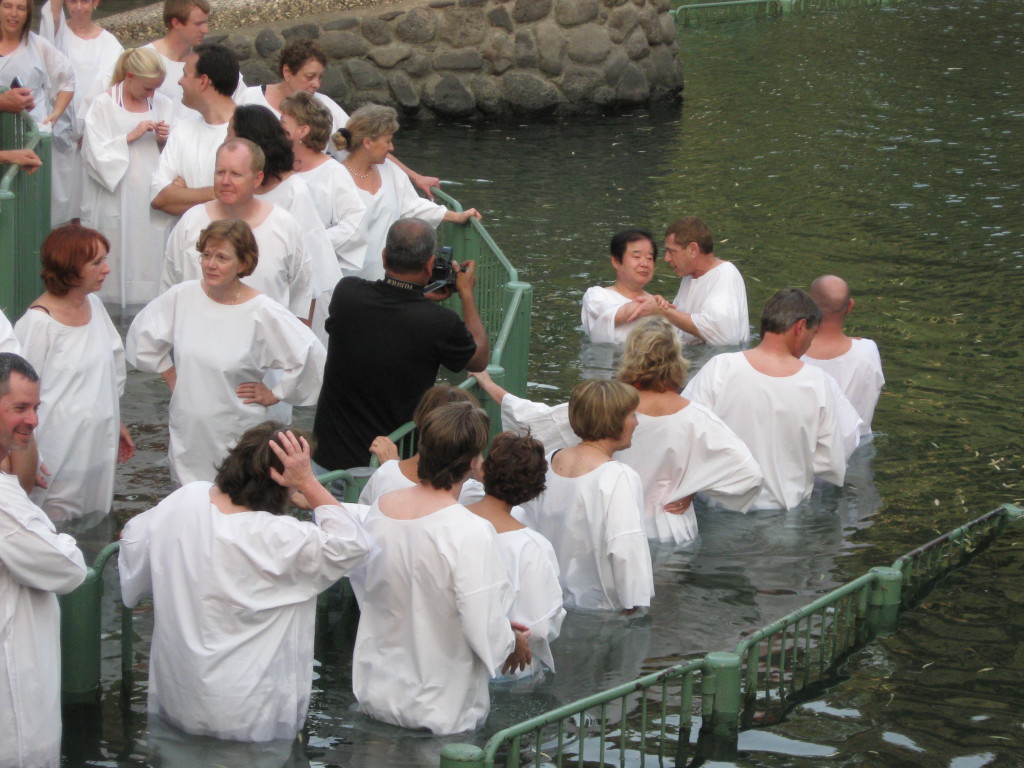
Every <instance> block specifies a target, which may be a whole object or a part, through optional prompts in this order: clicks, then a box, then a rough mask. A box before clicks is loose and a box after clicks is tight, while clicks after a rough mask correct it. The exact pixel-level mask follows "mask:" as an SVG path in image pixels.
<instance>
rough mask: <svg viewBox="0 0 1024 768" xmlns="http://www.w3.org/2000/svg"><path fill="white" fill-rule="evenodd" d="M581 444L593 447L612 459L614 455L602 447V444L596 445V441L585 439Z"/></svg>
mask: <svg viewBox="0 0 1024 768" xmlns="http://www.w3.org/2000/svg"><path fill="white" fill-rule="evenodd" d="M580 445H585V446H587V447H588V448H593V449H594V450H596V451H600V452H601V453H603V454H604V455H605V456H607V457H608V458H609V459H611V457H612V455H611V454H610V453H609V452H608V451H606V450H605V449H604V448H602V447H601V446H600V445H595V444H594V443H588V442H587V441H586V440H584V441H583V442H582V443H580Z"/></svg>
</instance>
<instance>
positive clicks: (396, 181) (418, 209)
mask: <svg viewBox="0 0 1024 768" xmlns="http://www.w3.org/2000/svg"><path fill="white" fill-rule="evenodd" d="M377 170H378V171H379V172H380V181H381V184H380V189H378V190H377V192H376V193H375V194H370V193H369V192H367V191H365V190H362V189H360V190H359V197H360V199H361V200H362V201H363V205H364V206H365V207H366V215H365V216H364V217H363V222H362V232H361V233H360V236H361V238H362V240H363V241H364V242H365V243H366V248H365V252H366V258H365V259H364V261H363V266H362V267H360V268H359V269H356V270H348V269H345V270H343V271H344V272H345V275H346V276H348V275H355V276H356V277H361V278H363V279H364V280H370V281H373V280H380V279H381V278H383V277H384V259H383V257H382V256H381V254H382V253H383V252H384V241H385V240H386V239H387V234H388V230H389V229H390V228H391V225H392V224H394V223H395V222H396V221H398V220H399V219H404V218H408V217H410V216H415V217H417V218H420V219H423V220H424V221H426V222H427V223H429V224H430V226H432V227H434V228H435V229H436V228H437V227H438V225H440V223H441V222H442V221H443V220H444V215H445V213H446V212H447V210H448V209H447V208H445V207H444V206H443V205H438V204H437V203H434V202H431V201H430V200H427V199H426V198H425V197H420V196H419V195H417V194H416V188H415V187H414V186H413V185H412V182H411V181H409V177H408V176H406V175H405V173H403V171H402V169H401V168H399V167H398V166H397V165H395V164H394V163H392V162H391V161H390V160H385V161H384V162H383V163H381V164H379V165H378V166H377Z"/></svg>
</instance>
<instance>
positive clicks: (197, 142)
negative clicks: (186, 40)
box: [149, 45, 238, 226]
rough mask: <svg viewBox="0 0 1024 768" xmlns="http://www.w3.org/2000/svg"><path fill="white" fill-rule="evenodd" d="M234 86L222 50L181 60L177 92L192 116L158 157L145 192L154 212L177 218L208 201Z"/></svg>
mask: <svg viewBox="0 0 1024 768" xmlns="http://www.w3.org/2000/svg"><path fill="white" fill-rule="evenodd" d="M168 79H169V76H168ZM237 85H238V59H237V58H236V57H235V54H233V53H232V52H231V51H230V50H229V49H228V48H226V47H224V46H223V45H201V46H199V47H198V48H197V49H196V50H195V52H194V53H192V54H191V55H189V56H188V57H187V58H186V59H185V74H184V75H182V76H181V87H182V91H183V92H184V97H183V98H184V103H185V106H187V107H190V108H191V110H194V111H190V115H189V117H186V118H184V119H181V120H177V121H175V123H174V125H173V126H172V127H171V134H170V136H169V137H168V139H167V144H166V146H165V147H164V150H163V152H161V153H160V164H159V165H158V166H157V169H156V171H155V172H154V173H153V181H152V183H151V184H150V187H149V194H150V197H151V200H152V202H151V203H150V205H151V207H152V208H153V209H154V210H156V211H163V212H164V213H166V214H168V215H169V216H173V217H177V216H181V215H182V214H183V213H184V212H185V211H187V210H188V209H189V208H191V207H192V206H194V205H199V204H200V203H206V202H209V201H210V200H213V187H212V186H210V182H211V180H212V179H213V170H214V164H215V162H216V155H217V147H219V146H220V145H221V144H222V143H224V139H226V138H227V135H228V123H229V122H230V121H231V117H232V115H234V114H235V102H234V101H232V100H231V94H232V92H233V91H234V90H235V87H236V86H237ZM175 221H176V220H171V221H169V222H168V226H174V224H175Z"/></svg>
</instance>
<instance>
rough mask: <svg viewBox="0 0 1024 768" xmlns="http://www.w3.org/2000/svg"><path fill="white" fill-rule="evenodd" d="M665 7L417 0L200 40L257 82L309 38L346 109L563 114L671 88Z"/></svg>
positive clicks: (656, 3)
mask: <svg viewBox="0 0 1024 768" xmlns="http://www.w3.org/2000/svg"><path fill="white" fill-rule="evenodd" d="M669 7H670V0H419V1H418V2H401V3H397V4H394V5H389V6H384V7H372V8H367V7H363V8H356V9H350V10H342V11H337V12H333V13H332V12H324V13H320V14H318V15H316V16H310V17H306V18H304V19H301V20H292V21H291V22H288V23H276V24H267V25H265V26H253V27H247V28H242V29H238V30H236V31H232V32H230V33H228V34H220V35H218V34H213V33H211V34H210V36H209V37H208V38H207V40H210V41H220V42H223V43H225V44H226V45H228V46H229V47H231V48H232V49H233V50H234V51H235V52H236V53H237V54H238V57H239V59H240V61H241V67H242V73H243V74H244V76H245V79H246V82H247V83H249V84H263V83H270V82H275V81H276V80H278V79H279V78H278V75H277V55H278V53H279V51H280V49H281V48H282V47H283V46H284V45H285V43H286V42H287V41H288V40H291V39H294V38H300V37H312V38H316V39H317V40H319V42H320V45H321V46H322V47H323V49H324V51H325V52H326V53H327V56H328V58H329V59H330V62H329V64H328V67H327V71H326V72H325V74H324V78H323V82H322V85H321V90H322V91H323V92H324V93H326V94H328V95H329V96H331V97H333V98H334V99H336V100H337V101H338V102H339V103H341V104H342V106H344V107H345V108H346V109H348V110H349V111H351V110H353V109H355V108H356V107H358V106H360V105H361V104H365V103H367V102H374V103H379V104H390V105H392V106H394V107H395V108H396V109H398V110H399V111H400V112H401V113H403V114H404V115H406V116H417V117H431V116H442V117H447V118H453V117H454V118H462V119H466V118H470V119H472V118H481V117H483V118H486V117H502V116H525V115H529V116H538V115H546V114H573V113H581V112H583V113H585V112H596V111H600V110H615V109H621V108H627V107H632V106H635V105H638V104H644V103H647V102H649V101H652V100H659V99H667V98H674V97H675V96H677V95H678V93H679V92H680V91H681V90H682V86H683V73H682V66H681V65H680V63H679V62H678V60H677V58H676V53H677V45H676V39H675V35H676V29H675V24H674V21H673V19H672V17H671V16H670V15H669V14H668V9H669ZM215 10H216V8H215ZM214 21H215V22H216V21H217V19H216V17H215V18H214ZM217 26H219V25H216V24H215V25H214V30H213V32H219V31H220V30H219V29H217ZM115 33H116V30H115Z"/></svg>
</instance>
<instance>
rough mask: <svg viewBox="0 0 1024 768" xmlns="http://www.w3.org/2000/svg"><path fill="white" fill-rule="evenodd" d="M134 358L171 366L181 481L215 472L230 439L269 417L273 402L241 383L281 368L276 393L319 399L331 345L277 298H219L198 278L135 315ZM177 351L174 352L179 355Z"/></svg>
mask: <svg viewBox="0 0 1024 768" xmlns="http://www.w3.org/2000/svg"><path fill="white" fill-rule="evenodd" d="M125 347H126V353H127V358H128V362H130V363H131V364H132V365H134V366H135V367H137V368H139V369H140V370H143V371H150V372H154V373H162V372H164V371H166V370H167V369H169V368H171V367H172V366H173V367H174V369H175V372H176V373H177V384H176V385H175V388H174V392H173V393H172V394H171V403H170V410H169V415H168V427H169V430H170V438H169V440H168V453H169V455H170V461H171V476H172V477H173V478H174V480H175V481H176V482H178V483H180V484H182V485H184V484H185V483H190V482H192V481H194V480H212V479H213V477H214V475H215V470H214V467H215V465H216V464H218V463H219V462H220V461H221V459H223V458H224V456H225V455H227V451H228V446H229V445H231V444H233V443H234V441H235V440H236V439H237V438H238V437H239V436H240V435H241V434H242V433H243V432H244V431H245V430H246V429H248V428H249V427H251V426H254V425H256V424H259V423H261V422H263V421H265V420H266V418H267V414H266V411H267V409H266V408H265V407H264V406H262V405H259V404H256V403H251V404H248V405H246V404H244V403H243V402H242V399H241V398H240V397H238V395H236V394H235V389H236V388H237V387H238V385H239V384H242V383H245V382H248V381H261V380H262V379H263V376H264V374H266V372H267V371H268V370H270V369H274V368H277V369H281V370H282V372H283V373H282V379H281V381H280V382H279V383H278V384H276V385H275V386H274V387H272V390H273V392H274V395H275V396H276V397H278V398H279V399H281V400H284V401H286V402H288V403H291V404H292V405H313V404H314V403H316V400H317V396H318V395H319V393H320V384H321V382H322V380H323V368H324V360H325V359H326V356H327V353H326V352H325V350H324V348H323V345H322V344H321V343H320V342H319V341H317V339H316V337H315V336H313V333H312V332H311V331H310V330H309V329H308V328H307V327H306V326H304V325H303V324H302V323H300V322H299V321H298V320H297V319H296V318H295V316H294V315H292V314H291V313H290V312H289V311H288V310H287V309H285V308H284V307H282V306H281V305H280V304H279V303H278V302H276V301H274V300H273V299H271V298H269V297H267V296H264V295H262V294H261V295H258V296H255V297H254V298H252V299H250V300H249V301H246V302H244V303H242V304H218V303H217V302H215V301H213V300H212V299H210V298H209V297H208V296H207V295H206V293H205V292H204V291H203V287H202V285H201V284H200V282H199V281H188V282H185V283H180V284H178V285H176V286H174V287H173V288H171V289H170V290H168V291H167V292H166V293H163V294H161V295H160V296H158V297H157V298H156V299H154V300H153V301H152V302H150V303H149V304H148V305H147V306H146V307H145V308H144V309H143V310H142V311H141V312H140V313H139V314H138V315H137V316H136V318H135V320H134V322H133V323H132V325H131V328H129V330H128V336H127V339H126V343H125ZM172 352H173V360H172V356H171V355H172Z"/></svg>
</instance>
